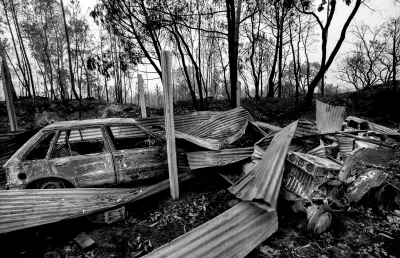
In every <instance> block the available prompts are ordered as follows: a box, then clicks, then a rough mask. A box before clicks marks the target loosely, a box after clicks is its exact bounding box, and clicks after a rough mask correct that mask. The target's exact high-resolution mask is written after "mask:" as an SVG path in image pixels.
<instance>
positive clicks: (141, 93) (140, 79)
mask: <svg viewBox="0 0 400 258" xmlns="http://www.w3.org/2000/svg"><path fill="white" fill-rule="evenodd" d="M137 78H138V88H139V102H140V109H141V110H142V117H147V113H146V102H145V100H144V87H143V77H142V75H141V74H140V73H139V74H138V75H137Z"/></svg>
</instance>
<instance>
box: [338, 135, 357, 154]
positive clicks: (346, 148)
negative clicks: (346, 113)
mask: <svg viewBox="0 0 400 258" xmlns="http://www.w3.org/2000/svg"><path fill="white" fill-rule="evenodd" d="M336 138H337V139H338V142H339V150H340V152H341V153H342V154H343V155H350V153H351V152H352V151H353V149H354V139H352V138H349V137H340V136H336Z"/></svg>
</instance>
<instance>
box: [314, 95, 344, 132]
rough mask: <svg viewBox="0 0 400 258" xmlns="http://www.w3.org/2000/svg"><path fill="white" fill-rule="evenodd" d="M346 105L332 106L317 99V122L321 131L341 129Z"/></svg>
mask: <svg viewBox="0 0 400 258" xmlns="http://www.w3.org/2000/svg"><path fill="white" fill-rule="evenodd" d="M345 114H346V107H344V106H332V105H329V104H326V103H324V102H321V101H319V100H317V112H316V122H317V128H318V129H319V130H320V131H321V133H332V132H336V131H341V128H342V125H343V122H344V118H345Z"/></svg>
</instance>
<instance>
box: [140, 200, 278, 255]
mask: <svg viewBox="0 0 400 258" xmlns="http://www.w3.org/2000/svg"><path fill="white" fill-rule="evenodd" d="M277 230H278V218H277V214H276V212H275V211H272V212H266V211H264V210H262V209H260V208H258V207H256V206H255V205H253V204H252V203H249V202H242V203H239V204H238V205H236V206H234V207H233V208H231V209H229V210H227V211H225V212H224V213H222V214H221V215H219V216H218V217H216V218H214V219H212V220H210V221H208V222H206V223H204V224H203V225H201V226H199V227H197V228H195V229H193V230H191V231H189V232H188V233H186V234H184V235H182V236H180V237H178V238H176V239H174V240H173V241H171V242H170V243H168V244H166V245H163V246H161V247H159V248H158V249H156V250H154V251H153V252H152V253H149V254H148V255H146V256H144V257H147V258H149V257H152V258H156V257H164V258H166V257H170V258H172V257H173V258H186V257H191V258H203V257H207V258H213V257H216V258H217V257H237V258H240V257H245V256H246V255H247V254H248V253H250V252H251V251H252V250H253V249H254V248H255V247H256V246H257V245H259V244H261V243H262V242H263V241H265V239H267V238H268V237H269V236H271V235H272V234H273V233H274V232H276V231H277Z"/></svg>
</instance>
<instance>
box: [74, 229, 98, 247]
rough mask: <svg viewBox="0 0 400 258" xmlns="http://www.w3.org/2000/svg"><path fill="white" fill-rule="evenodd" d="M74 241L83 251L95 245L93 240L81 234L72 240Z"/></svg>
mask: <svg viewBox="0 0 400 258" xmlns="http://www.w3.org/2000/svg"><path fill="white" fill-rule="evenodd" d="M74 240H75V242H76V243H77V244H78V245H79V246H80V248H82V250H84V251H86V250H88V249H89V248H90V247H93V245H94V244H96V242H95V241H94V240H93V239H91V238H90V237H89V236H88V235H86V234H85V233H83V232H82V233H80V234H79V235H77V236H76V237H75V238H74Z"/></svg>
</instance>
